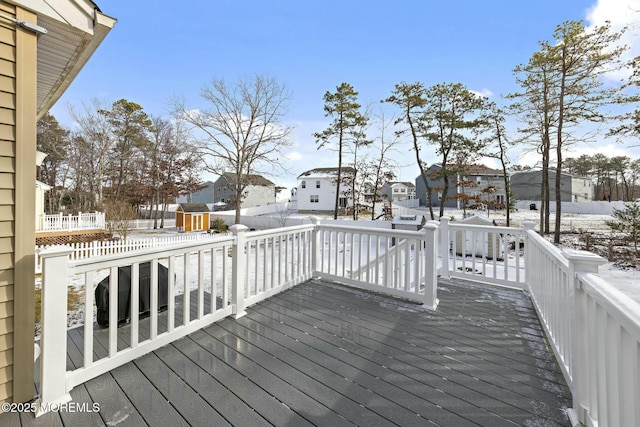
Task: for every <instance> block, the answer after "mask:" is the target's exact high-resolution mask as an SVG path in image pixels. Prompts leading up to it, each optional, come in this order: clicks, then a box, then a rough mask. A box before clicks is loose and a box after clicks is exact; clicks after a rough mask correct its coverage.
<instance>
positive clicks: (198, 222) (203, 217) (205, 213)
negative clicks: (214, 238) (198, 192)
mask: <svg viewBox="0 0 640 427" xmlns="http://www.w3.org/2000/svg"><path fill="white" fill-rule="evenodd" d="M210 221H211V211H210V210H209V207H208V206H207V205H206V204H205V203H180V205H178V209H177V210H176V228H177V229H178V230H180V231H185V232H190V231H206V230H208V229H209V223H210Z"/></svg>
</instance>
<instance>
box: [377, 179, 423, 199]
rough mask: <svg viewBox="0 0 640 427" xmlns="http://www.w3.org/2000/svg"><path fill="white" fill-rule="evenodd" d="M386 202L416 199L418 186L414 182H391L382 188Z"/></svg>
mask: <svg viewBox="0 0 640 427" xmlns="http://www.w3.org/2000/svg"><path fill="white" fill-rule="evenodd" d="M382 194H384V195H385V199H386V200H390V201H392V202H399V201H402V200H413V199H415V198H416V186H415V185H414V184H413V183H412V182H399V181H389V182H387V183H385V184H384V185H383V186H382Z"/></svg>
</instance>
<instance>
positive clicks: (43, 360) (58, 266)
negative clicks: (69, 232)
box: [36, 246, 72, 417]
mask: <svg viewBox="0 0 640 427" xmlns="http://www.w3.org/2000/svg"><path fill="white" fill-rule="evenodd" d="M71 252H72V249H71V248H70V247H69V246H54V247H51V248H47V249H44V250H42V251H41V252H40V253H39V255H40V259H41V262H42V291H41V292H42V293H41V301H42V303H41V309H40V323H41V325H42V333H41V338H40V347H41V349H42V352H41V354H40V398H39V399H38V402H37V407H38V410H37V411H36V416H37V417H38V416H40V415H42V414H44V413H45V412H47V411H48V410H49V408H50V407H51V405H55V404H60V403H64V402H69V401H70V400H71V396H70V395H69V392H68V390H67V384H66V382H67V381H66V377H67V375H66V374H67V264H68V260H69V254H70V253H71Z"/></svg>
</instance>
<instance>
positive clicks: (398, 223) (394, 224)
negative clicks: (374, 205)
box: [391, 215, 425, 231]
mask: <svg viewBox="0 0 640 427" xmlns="http://www.w3.org/2000/svg"><path fill="white" fill-rule="evenodd" d="M424 223H425V219H424V216H423V215H396V216H394V217H393V221H391V229H393V230H408V231H418V230H420V229H421V228H422V226H423V225H424Z"/></svg>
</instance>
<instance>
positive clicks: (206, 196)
mask: <svg viewBox="0 0 640 427" xmlns="http://www.w3.org/2000/svg"><path fill="white" fill-rule="evenodd" d="M202 185H204V186H205V187H204V188H203V189H202V190H200V191H196V192H195V193H192V194H191V200H189V197H188V196H180V197H178V198H177V199H176V203H214V202H215V200H214V196H213V194H214V183H213V182H211V181H207V182H205V183H204V184H202Z"/></svg>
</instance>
